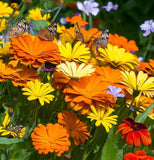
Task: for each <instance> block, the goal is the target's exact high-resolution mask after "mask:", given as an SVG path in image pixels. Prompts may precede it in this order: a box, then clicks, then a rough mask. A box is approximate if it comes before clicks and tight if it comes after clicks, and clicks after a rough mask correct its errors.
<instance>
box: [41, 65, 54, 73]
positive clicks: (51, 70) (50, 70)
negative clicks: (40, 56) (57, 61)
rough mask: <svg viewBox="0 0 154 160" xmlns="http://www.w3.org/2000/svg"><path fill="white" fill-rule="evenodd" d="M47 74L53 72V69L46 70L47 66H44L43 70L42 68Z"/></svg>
mask: <svg viewBox="0 0 154 160" xmlns="http://www.w3.org/2000/svg"><path fill="white" fill-rule="evenodd" d="M42 69H43V70H44V71H45V72H51V73H52V72H53V68H50V69H48V68H46V67H45V65H43V68H42Z"/></svg>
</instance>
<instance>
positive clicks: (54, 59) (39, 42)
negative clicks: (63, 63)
mask: <svg viewBox="0 0 154 160" xmlns="http://www.w3.org/2000/svg"><path fill="white" fill-rule="evenodd" d="M11 40H12V43H11V46H10V51H9V53H10V54H11V55H12V56H13V58H14V59H16V60H20V61H21V62H22V63H23V64H24V65H29V64H32V66H34V67H39V66H40V65H41V64H43V63H45V62H46V61H48V62H50V63H52V64H58V63H60V55H59V50H58V46H57V45H56V44H55V43H53V42H51V41H45V40H43V39H41V38H39V37H38V36H31V35H30V34H28V35H25V36H24V37H21V36H19V37H18V38H11Z"/></svg>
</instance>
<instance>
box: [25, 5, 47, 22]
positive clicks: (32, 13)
mask: <svg viewBox="0 0 154 160" xmlns="http://www.w3.org/2000/svg"><path fill="white" fill-rule="evenodd" d="M28 17H29V18H32V19H33V20H47V19H49V18H50V14H49V13H48V14H45V15H44V16H42V14H41V8H38V7H37V8H36V9H31V10H29V15H28Z"/></svg>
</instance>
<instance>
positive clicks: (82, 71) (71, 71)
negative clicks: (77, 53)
mask: <svg viewBox="0 0 154 160" xmlns="http://www.w3.org/2000/svg"><path fill="white" fill-rule="evenodd" d="M94 72H95V68H93V66H92V65H86V64H85V63H82V64H77V63H75V62H68V61H66V63H61V64H59V65H57V66H56V72H54V74H53V80H52V84H53V85H54V87H55V88H57V89H59V90H61V91H62V90H63V89H64V88H65V87H66V85H67V84H68V83H69V81H70V80H77V79H79V78H81V77H86V76H90V75H91V74H92V73H94Z"/></svg>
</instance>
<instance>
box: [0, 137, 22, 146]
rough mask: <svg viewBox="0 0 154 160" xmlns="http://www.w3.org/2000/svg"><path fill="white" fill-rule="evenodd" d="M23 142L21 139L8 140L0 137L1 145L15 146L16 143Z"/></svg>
mask: <svg viewBox="0 0 154 160" xmlns="http://www.w3.org/2000/svg"><path fill="white" fill-rule="evenodd" d="M20 142H23V140H22V139H21V138H6V137H0V144H7V145H10V144H14V143H20Z"/></svg>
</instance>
